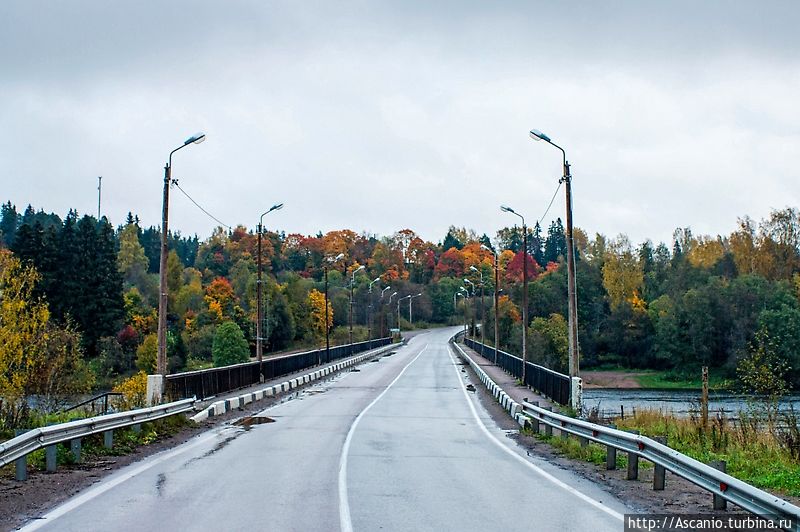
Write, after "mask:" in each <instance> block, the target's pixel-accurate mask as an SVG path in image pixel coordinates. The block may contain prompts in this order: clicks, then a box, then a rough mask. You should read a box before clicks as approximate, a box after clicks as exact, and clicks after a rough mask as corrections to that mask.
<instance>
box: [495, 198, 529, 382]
mask: <svg viewBox="0 0 800 532" xmlns="http://www.w3.org/2000/svg"><path fill="white" fill-rule="evenodd" d="M500 210H501V211H503V212H510V213H511V214H514V215H516V216H519V217H520V219H522V384H523V385H525V386H527V383H526V381H525V373H526V369H527V365H528V226H526V225H525V217H524V216H522V215H521V214H520V213H518V212H516V211H515V210H514V209H512V208H511V207H508V206H507V205H501V206H500Z"/></svg>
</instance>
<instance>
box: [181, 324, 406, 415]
mask: <svg viewBox="0 0 800 532" xmlns="http://www.w3.org/2000/svg"><path fill="white" fill-rule="evenodd" d="M390 343H392V338H390V337H387V338H378V339H375V340H369V341H366V342H358V343H355V344H347V345H340V346H336V347H331V348H330V352H329V353H328V352H326V351H325V349H315V350H313V351H304V352H302V353H292V354H290V355H284V356H279V357H273V358H266V359H264V360H262V361H261V367H260V368H259V363H258V362H245V363H243V364H234V365H232V366H225V367H221V368H209V369H203V370H197V371H187V372H184V373H174V374H172V375H167V378H166V390H165V391H166V396H167V397H168V398H169V399H171V400H177V399H182V398H184V397H197V398H198V399H206V398H208V397H213V396H216V395H219V394H221V393H225V392H230V391H232V390H237V389H239V388H245V387H247V386H251V385H253V384H258V383H259V382H261V375H262V374H263V375H264V379H266V380H269V379H274V378H277V377H282V376H283V375H288V374H290V373H294V372H296V371H300V370H303V369H306V368H310V367H313V366H316V365H317V363H318V362H319V363H322V364H326V363H328V362H331V361H333V360H339V359H341V358H346V357H349V356H352V355H354V354H356V353H361V352H363V351H369V350H371V349H375V348H377V347H383V346H385V345H389V344H390Z"/></svg>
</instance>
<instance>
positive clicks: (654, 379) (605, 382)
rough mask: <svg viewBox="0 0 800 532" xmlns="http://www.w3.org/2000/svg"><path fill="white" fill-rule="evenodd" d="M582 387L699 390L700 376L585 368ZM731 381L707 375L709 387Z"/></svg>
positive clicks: (722, 385) (722, 386) (727, 386)
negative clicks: (690, 376)
mask: <svg viewBox="0 0 800 532" xmlns="http://www.w3.org/2000/svg"><path fill="white" fill-rule="evenodd" d="M581 378H582V379H583V387H584V389H592V388H596V389H599V388H613V389H624V390H632V389H651V390H699V389H700V388H701V387H702V381H701V378H700V376H699V375H698V377H697V378H696V379H687V378H678V377H676V376H675V374H674V373H672V372H669V371H656V370H644V369H643V370H632V369H618V370H587V371H582V372H581ZM732 386H733V382H731V381H730V380H728V379H725V378H724V377H723V376H722V375H716V374H714V373H713V372H711V374H710V375H709V387H710V388H711V389H726V388H730V387H732Z"/></svg>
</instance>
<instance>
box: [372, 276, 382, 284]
mask: <svg viewBox="0 0 800 532" xmlns="http://www.w3.org/2000/svg"><path fill="white" fill-rule="evenodd" d="M380 280H381V278H380V277H376V278H375V280H374V281H372V282H373V283H377V282H378V281H380Z"/></svg>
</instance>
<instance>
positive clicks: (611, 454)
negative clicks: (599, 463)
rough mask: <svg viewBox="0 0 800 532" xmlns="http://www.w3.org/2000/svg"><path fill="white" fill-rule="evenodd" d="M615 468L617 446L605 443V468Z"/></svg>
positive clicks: (610, 469) (611, 469)
mask: <svg viewBox="0 0 800 532" xmlns="http://www.w3.org/2000/svg"><path fill="white" fill-rule="evenodd" d="M616 468H617V448H616V447H612V446H610V445H606V469H607V470H609V471H613V470H614V469H616Z"/></svg>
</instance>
